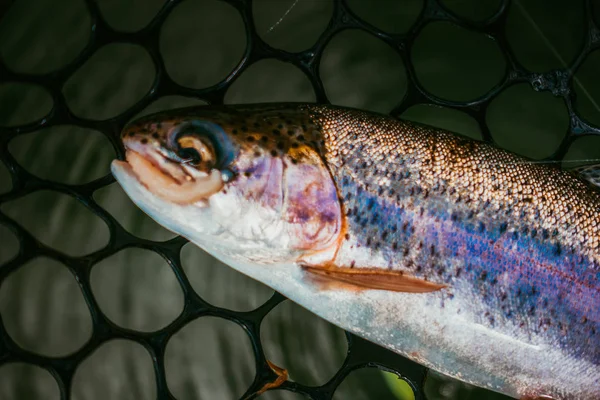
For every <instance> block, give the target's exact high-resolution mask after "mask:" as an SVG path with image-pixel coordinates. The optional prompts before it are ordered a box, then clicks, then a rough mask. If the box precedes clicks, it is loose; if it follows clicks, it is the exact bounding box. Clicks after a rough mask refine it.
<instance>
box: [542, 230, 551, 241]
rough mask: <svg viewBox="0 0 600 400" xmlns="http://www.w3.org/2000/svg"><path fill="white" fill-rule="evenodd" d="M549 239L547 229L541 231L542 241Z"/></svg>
mask: <svg viewBox="0 0 600 400" xmlns="http://www.w3.org/2000/svg"><path fill="white" fill-rule="evenodd" d="M549 237H550V234H549V233H548V230H547V229H542V238H543V239H548V238H549Z"/></svg>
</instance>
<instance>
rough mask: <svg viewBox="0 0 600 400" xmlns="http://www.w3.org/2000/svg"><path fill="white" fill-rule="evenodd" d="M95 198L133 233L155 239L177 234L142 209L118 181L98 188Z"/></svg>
mask: <svg viewBox="0 0 600 400" xmlns="http://www.w3.org/2000/svg"><path fill="white" fill-rule="evenodd" d="M94 199H95V200H96V201H97V202H98V205H100V207H102V208H103V209H105V210H106V211H108V212H109V213H110V215H112V216H113V217H114V218H116V219H117V221H118V222H119V223H120V224H121V225H122V226H123V227H124V228H125V229H127V231H128V232H129V233H131V234H132V235H135V236H137V237H140V238H144V239H148V240H155V241H164V240H169V239H172V238H174V237H175V236H176V235H175V234H174V233H173V232H171V231H168V230H167V229H165V228H163V227H162V226H161V225H159V224H157V223H156V222H155V221H154V220H153V219H152V218H150V217H149V216H148V214H146V213H145V212H143V211H142V210H140V208H139V207H137V206H136V205H135V204H134V203H133V202H132V201H131V199H130V198H129V196H127V194H125V191H124V190H123V188H122V187H121V186H120V185H119V184H118V183H113V184H112V185H108V186H106V187H103V188H102V189H99V190H97V191H96V192H95V193H94Z"/></svg>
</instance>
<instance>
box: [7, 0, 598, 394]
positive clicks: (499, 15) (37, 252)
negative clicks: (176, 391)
mask: <svg viewBox="0 0 600 400" xmlns="http://www.w3.org/2000/svg"><path fill="white" fill-rule="evenodd" d="M223 1H226V2H227V3H229V4H230V5H232V6H233V7H234V8H235V9H236V10H237V11H238V12H239V13H240V15H241V17H242V19H243V21H244V23H245V30H246V38H247V39H246V41H247V43H246V50H245V53H244V56H243V59H242V60H241V61H240V63H239V65H238V67H237V68H235V69H234V70H233V71H232V72H231V74H230V75H229V76H227V77H226V78H225V79H223V80H222V81H221V82H220V83H218V84H216V85H213V86H211V87H209V88H206V89H190V88H187V87H183V86H181V85H179V84H177V83H175V81H174V80H172V79H171V78H170V77H169V75H168V74H167V72H166V70H165V65H164V63H163V60H162V58H161V55H160V52H159V43H158V38H159V35H158V32H159V30H160V29H161V26H162V24H163V22H164V21H165V19H166V18H167V16H168V15H169V13H170V12H171V11H172V10H173V9H174V8H175V7H176V6H177V5H178V4H179V3H181V1H180V0H171V1H167V2H166V3H165V4H164V6H163V7H162V9H161V10H160V11H159V12H158V14H157V15H156V16H155V17H154V18H153V20H152V21H151V22H150V23H149V24H148V25H147V26H146V27H145V28H144V29H142V30H141V31H137V32H133V33H127V32H118V31H116V30H114V29H112V28H111V27H110V26H109V24H108V23H107V22H106V21H105V20H103V18H102V15H101V13H100V11H99V9H98V6H97V4H96V3H95V1H94V0H86V5H87V7H88V10H89V13H90V16H91V20H92V24H91V26H92V31H91V33H90V40H89V43H88V44H87V46H86V47H85V49H84V50H83V51H82V52H81V53H80V54H79V55H78V56H77V57H76V58H75V59H74V60H73V61H72V62H70V63H69V64H68V65H66V66H64V67H63V68H61V69H60V70H57V71H55V72H52V73H49V74H46V75H33V74H21V73H15V72H13V71H11V70H10V69H9V68H8V67H7V66H6V65H5V63H4V61H3V60H2V59H0V84H3V83H8V82H19V83H33V84H36V85H40V86H42V87H43V88H45V89H46V90H47V91H48V92H49V93H50V94H51V95H52V98H53V101H54V106H53V108H52V110H51V111H50V112H49V114H48V115H46V116H45V117H44V118H42V119H40V120H38V121H36V122H34V123H30V124H27V125H23V126H16V127H11V128H5V127H4V128H2V127H0V160H1V161H2V162H3V163H4V164H5V165H6V167H7V168H8V170H9V172H10V176H11V179H12V190H11V191H10V192H8V193H5V194H2V195H0V205H1V204H2V203H5V202H8V201H12V200H15V199H19V198H21V197H23V196H25V195H27V194H29V193H32V192H34V191H40V190H50V191H57V192H60V193H64V194H67V195H69V196H72V197H74V198H75V199H77V200H78V201H79V202H81V204H83V205H84V206H85V207H87V208H88V209H89V210H90V211H92V212H93V213H94V214H96V215H97V216H99V217H100V218H102V219H103V220H104V222H105V223H106V224H107V225H108V227H109V231H110V241H109V244H108V245H107V246H106V247H104V248H102V249H101V250H98V251H96V252H94V253H92V254H89V255H86V256H82V257H71V256H68V255H65V254H63V253H61V252H59V251H57V250H55V249H52V248H49V247H47V246H45V245H44V244H42V243H41V242H39V241H37V240H36V239H35V238H34V237H33V235H31V234H30V233H28V232H27V231H26V230H25V229H24V228H23V227H22V226H20V225H19V224H18V223H17V222H16V221H14V220H12V219H11V218H9V217H8V216H7V215H5V214H2V213H1V212H0V223H1V224H3V225H5V226H7V227H8V228H9V229H10V230H11V231H12V232H14V233H15V235H16V236H17V238H18V240H19V242H20V250H19V253H18V254H17V256H16V257H14V258H13V259H11V260H9V261H8V262H6V263H4V264H3V265H1V266H0V283H1V282H2V281H3V280H4V279H5V278H6V277H7V275H9V274H10V273H12V272H14V271H15V270H16V269H18V268H20V267H21V266H23V265H24V264H25V263H27V262H28V261H29V260H31V259H33V258H35V257H38V256H45V257H48V258H51V259H54V260H57V261H59V262H60V263H63V264H64V265H66V266H67V267H68V268H69V270H70V271H71V273H72V274H73V275H75V277H76V279H77V282H78V284H79V286H80V289H81V291H82V292H83V295H84V298H85V301H86V304H87V305H88V307H89V309H90V312H91V315H92V324H93V333H92V337H91V340H89V341H88V342H87V343H86V345H85V346H84V347H83V348H81V349H79V350H78V351H76V352H75V353H73V354H71V355H69V356H66V357H60V358H52V357H44V356H41V355H38V354H35V353H32V352H29V351H26V350H24V349H22V348H20V347H19V346H18V345H17V344H16V343H15V342H14V341H13V340H12V339H11V338H10V336H9V335H8V333H7V332H6V329H5V328H4V325H3V323H0V365H3V364H5V363H9V362H25V363H30V364H33V365H37V366H39V367H41V368H43V369H46V370H47V371H49V372H50V373H51V374H52V376H53V377H54V378H55V379H56V381H57V382H58V385H59V389H60V393H61V399H69V398H70V393H69V388H70V386H71V382H72V379H73V375H74V373H75V370H76V368H77V367H78V365H79V364H80V363H81V362H82V361H83V360H84V359H86V357H88V356H89V355H90V354H91V353H92V352H93V351H94V350H95V349H97V348H98V347H99V346H100V345H101V344H102V343H104V342H106V341H108V340H111V339H128V340H131V341H135V342H137V343H139V344H141V345H143V346H144V347H145V348H146V349H147V350H148V351H149V352H150V354H151V357H152V363H153V368H154V373H155V377H156V390H157V398H159V399H174V398H175V397H174V396H173V395H172V394H171V392H170V391H169V389H168V387H167V382H166V377H165V365H164V353H165V347H166V345H167V341H168V340H169V338H170V337H171V336H172V335H173V334H174V333H175V332H176V331H178V330H180V329H181V328H182V327H183V326H185V325H186V324H187V323H188V322H190V321H192V320H194V319H196V318H198V317H202V316H217V317H220V318H225V319H227V320H230V321H233V322H235V323H237V324H239V325H240V326H242V327H243V328H244V330H245V332H246V333H247V334H248V335H249V337H250V340H251V342H252V348H253V351H254V355H255V360H256V371H257V372H256V376H255V378H254V381H253V383H252V384H251V386H250V387H249V388H248V390H247V391H246V394H244V395H243V396H242V398H246V397H247V396H248V395H250V394H252V393H255V392H257V391H258V390H259V389H260V388H262V387H263V386H264V385H266V384H267V383H269V382H273V381H274V380H275V378H276V375H275V374H274V372H272V370H271V369H270V368H269V366H268V364H267V360H266V358H265V355H264V352H263V348H262V345H261V342H260V334H259V326H260V324H261V321H262V320H263V318H264V317H265V316H266V315H267V313H269V311H271V310H272V309H273V308H274V307H277V305H278V304H280V303H281V302H282V301H284V300H285V299H284V297H283V296H281V295H279V294H275V295H274V296H273V297H272V298H271V299H270V300H268V301H267V302H266V303H264V304H263V305H262V306H260V307H258V308H256V309H255V310H253V311H251V312H235V311H228V310H224V309H217V308H215V307H213V306H211V305H209V304H208V303H206V302H205V301H203V300H202V299H201V298H200V297H199V296H197V295H195V292H194V290H193V289H192V288H191V286H190V283H189V282H188V280H187V279H185V277H184V272H183V269H182V266H181V262H180V250H181V248H182V247H183V246H184V245H185V244H186V240H185V239H183V238H181V237H176V238H174V239H172V240H169V241H166V242H153V241H148V240H143V239H140V238H138V237H135V236H133V235H131V234H130V233H128V232H127V231H126V230H125V229H124V228H123V227H122V226H121V225H120V224H119V223H118V222H117V220H116V219H115V218H114V217H112V216H111V215H110V214H109V213H108V212H107V211H105V210H104V209H102V208H101V207H100V206H99V205H98V204H97V203H96V202H95V201H94V199H93V198H92V194H93V193H94V191H96V190H98V189H100V188H102V187H105V186H106V185H109V184H111V183H112V182H114V178H113V177H112V176H111V175H106V176H104V177H102V178H100V179H97V180H95V181H92V182H90V183H86V184H81V185H68V184H61V183H56V182H51V181H48V180H44V179H40V178H37V177H36V176H34V175H32V174H30V173H28V172H27V171H26V170H25V169H24V168H23V167H21V166H20V165H19V164H18V163H17V161H16V160H15V158H13V157H12V156H11V155H10V154H9V152H8V150H7V149H8V142H9V141H10V140H11V139H13V138H14V137H16V136H18V135H22V134H25V133H29V132H32V131H35V130H39V129H41V128H44V127H48V126H54V125H64V124H68V125H74V126H79V127H82V128H89V129H94V130H96V131H99V132H102V133H103V134H104V135H105V136H106V137H107V138H108V139H109V140H110V142H111V143H112V145H113V147H114V148H115V150H116V152H117V154H118V155H119V157H120V158H123V154H124V153H123V149H122V148H121V147H120V144H119V139H118V138H119V133H120V131H121V129H122V128H123V126H124V125H125V124H126V123H127V122H128V121H129V120H130V119H131V118H132V117H134V116H135V115H136V114H137V113H139V112H140V111H141V110H143V109H144V108H145V107H146V106H148V105H149V104H150V103H151V102H152V101H154V100H156V99H157V98H159V97H162V96H167V95H181V96H188V97H195V98H198V99H201V100H204V101H206V102H207V103H210V104H222V103H223V99H224V95H225V93H226V91H227V89H228V88H229V86H230V85H231V84H232V82H233V81H234V80H235V79H234V78H235V77H236V76H237V75H240V74H242V73H243V72H244V71H245V70H246V69H247V68H248V67H249V66H250V65H252V64H253V63H254V62H256V61H258V60H261V59H267V58H272V59H277V60H280V61H284V62H288V63H291V64H293V65H294V66H296V67H298V68H299V69H300V70H301V71H303V72H304V73H305V74H306V76H307V77H308V78H309V79H310V82H311V84H312V86H313V89H314V92H315V94H316V101H317V102H320V103H328V102H329V101H328V99H327V96H326V94H325V89H324V87H323V84H322V82H321V80H320V77H319V71H318V67H319V61H320V59H321V56H322V53H323V50H324V48H325V46H326V44H327V43H328V41H329V40H330V39H331V38H332V37H333V36H334V35H335V34H336V33H338V32H340V31H342V30H345V29H348V28H354V29H359V30H363V31H365V32H369V33H371V34H372V35H374V36H377V37H378V38H379V39H380V40H382V41H384V42H386V43H388V44H389V45H390V46H391V47H392V48H393V49H395V50H396V51H397V52H398V53H399V55H400V56H401V58H402V60H403V61H404V64H405V65H406V69H407V76H408V83H407V85H408V87H407V91H406V94H405V96H404V98H399V99H398V104H399V105H398V106H397V107H396V108H395V109H394V110H393V111H392V112H391V114H392V115H394V116H399V115H400V114H401V113H402V112H403V111H404V110H406V109H407V108H408V107H410V106H412V105H415V104H436V105H441V106H445V107H448V108H452V109H457V110H461V111H463V112H465V113H467V114H468V115H470V116H472V117H473V118H474V119H475V120H476V121H477V122H478V123H479V126H480V127H481V130H482V135H483V139H484V140H486V141H493V140H492V136H491V134H490V131H489V129H488V128H487V126H486V121H485V111H486V108H487V106H488V104H489V103H490V101H491V100H492V99H493V98H494V97H495V96H496V95H497V94H498V93H499V92H501V91H502V90H504V89H505V88H507V87H508V86H510V85H513V84H515V83H528V84H530V85H531V86H532V87H533V89H534V90H536V91H549V92H551V93H552V94H553V95H554V96H557V97H560V98H562V99H563V100H564V103H565V105H566V107H567V110H568V113H569V127H568V132H567V135H566V137H565V140H563V141H562V144H561V145H560V146H559V148H558V150H557V151H556V152H555V153H554V154H553V156H552V157H551V159H553V160H560V159H562V158H563V157H564V155H565V154H566V153H567V150H568V147H569V145H570V143H571V142H572V140H573V138H575V137H576V136H580V135H589V134H596V135H598V134H600V128H599V127H595V126H593V125H591V124H590V123H588V122H586V121H585V120H584V119H583V118H581V117H580V116H579V115H578V114H577V113H576V111H575V107H574V102H575V93H574V89H573V75H574V73H575V71H577V69H578V67H579V66H580V65H581V64H582V63H583V61H584V60H585V58H586V56H587V55H588V54H589V53H590V52H592V51H593V50H595V49H599V48H600V30H599V28H598V27H597V26H596V25H595V24H594V22H593V19H592V10H591V7H592V1H591V0H589V1H586V5H585V7H586V10H585V11H586V15H585V23H586V24H587V25H586V29H587V35H586V39H585V41H584V44H583V45H582V47H581V49H580V51H579V53H578V55H577V56H576V57H575V58H574V59H573V61H572V63H571V64H570V65H568V66H567V67H566V68H564V69H559V70H552V71H549V72H547V73H541V74H540V73H532V72H530V71H527V70H526V69H525V68H524V67H523V66H522V65H521V64H520V63H519V62H518V61H517V60H516V58H515V56H514V55H513V54H512V52H511V51H510V49H509V45H508V42H507V38H506V35H505V22H506V18H507V14H508V8H509V1H508V0H505V1H502V4H501V6H500V7H499V8H498V10H497V12H496V13H495V14H494V15H492V16H491V17H490V18H488V19H487V20H485V21H482V22H478V23H474V22H470V21H467V20H465V19H461V18H460V17H458V16H456V15H455V14H453V13H452V12H451V11H449V10H448V9H447V8H445V7H444V6H443V5H442V4H441V1H438V0H425V1H424V6H423V9H422V10H421V13H420V15H419V16H418V18H417V20H416V22H415V23H414V25H413V26H412V28H411V29H410V30H409V31H408V33H406V34H403V35H390V34H388V33H386V32H384V31H381V30H379V29H377V28H375V27H374V26H372V25H370V24H368V23H367V22H365V21H364V20H362V19H361V18H359V17H358V16H357V15H356V14H355V13H353V12H352V11H351V10H350V8H349V6H348V5H347V4H346V2H345V1H344V0H332V2H333V3H334V9H333V14H332V18H331V20H330V21H329V23H328V25H327V28H326V29H325V31H324V32H323V33H322V34H321V36H320V37H319V39H318V40H317V42H316V43H315V44H314V45H313V46H312V47H311V48H310V49H308V50H306V51H302V52H300V53H290V52H286V51H283V50H278V49H275V48H273V47H271V46H269V45H268V44H267V43H266V42H265V41H263V40H262V39H261V38H260V37H259V35H258V33H257V31H256V28H255V25H254V22H253V19H252V0H223ZM10 3H11V2H10V1H9V2H8V5H7V4H6V3H2V2H0V16H2V15H3V14H5V13H3V12H2V11H6V9H7V8H8V7H10ZM432 21H448V22H451V23H453V24H456V25H459V26H461V27H463V28H466V29H468V30H471V31H474V32H479V33H483V34H485V35H487V36H488V37H489V38H491V39H492V40H494V41H495V42H496V43H497V45H498V47H499V48H500V49H501V51H502V52H503V54H504V57H505V59H506V62H507V68H506V71H507V72H506V74H505V76H504V78H503V79H502V80H501V83H499V84H498V85H496V86H495V87H494V88H493V89H492V90H490V91H488V92H487V93H486V94H485V95H484V96H482V97H480V98H478V99H476V100H472V101H468V102H456V101H447V100H443V99H441V98H438V97H436V96H434V95H432V94H430V93H428V92H427V91H426V90H425V89H424V88H423V87H422V86H421V85H420V84H419V82H418V81H417V79H416V76H415V70H414V67H413V66H412V64H411V60H410V50H411V47H412V45H413V43H414V41H415V38H416V37H417V36H418V34H419V32H420V31H421V30H422V29H423V28H424V27H425V26H426V25H427V24H428V23H430V22H432ZM109 43H133V44H137V45H139V46H142V47H144V48H145V49H146V50H147V51H148V53H149V54H150V56H151V57H152V61H153V64H154V67H155V69H156V76H155V80H154V82H153V85H152V90H150V91H149V92H148V93H147V94H146V95H145V96H144V97H143V98H142V99H141V100H140V101H139V102H137V103H136V104H135V105H133V106H132V107H130V108H129V109H128V110H126V111H125V112H123V113H122V114H120V115H118V116H117V117H115V118H111V119H108V120H102V121H94V120H90V119H85V118H80V117H77V116H76V115H74V114H73V113H72V112H71V111H70V110H69V108H68V106H67V104H66V101H65V98H64V96H63V94H62V91H61V88H62V85H63V84H64V82H66V81H67V79H69V77H70V76H71V75H72V74H73V73H74V72H75V71H76V70H77V69H78V68H79V67H81V66H82V65H83V64H84V63H85V62H86V61H87V60H88V59H89V58H90V57H91V56H92V55H93V54H94V52H95V51H96V50H98V49H99V48H100V47H102V46H104V45H106V44H109ZM131 247H137V248H144V249H149V250H152V251H154V252H156V253H158V254H160V255H161V256H162V257H164V258H165V259H166V260H167V261H168V263H169V265H170V267H171V268H172V269H173V271H174V273H175V275H176V276H177V279H178V280H179V282H180V284H181V285H182V286H183V289H184V293H185V296H186V298H185V302H184V304H185V306H184V310H183V312H182V313H181V314H180V315H179V317H178V318H177V319H176V320H175V321H173V322H172V323H171V324H169V325H168V326H167V327H166V328H164V329H161V330H159V331H157V332H153V333H141V332H136V331H132V330H128V329H124V328H121V327H119V326H117V325H115V324H114V323H112V322H110V320H109V319H108V318H107V317H106V316H105V315H104V314H103V313H102V311H101V310H100V307H99V306H98V304H97V303H96V301H95V300H94V297H93V296H92V289H91V286H90V271H91V268H92V267H93V266H94V265H95V264H97V263H98V262H100V261H101V260H103V259H105V258H107V257H109V256H111V255H113V254H115V253H117V252H118V251H120V250H122V249H124V248H131ZM0 322H1V321H0ZM347 340H348V353H347V357H346V360H345V362H344V363H343V365H342V367H341V368H340V370H339V371H338V372H337V373H336V374H335V375H334V377H333V378H332V379H331V380H330V381H329V382H327V383H326V384H324V385H322V386H318V387H310V386H306V385H302V384H299V383H296V382H292V381H287V382H285V383H284V384H283V386H281V388H282V389H285V390H289V391H292V392H298V393H300V394H304V395H305V396H306V397H307V398H311V399H315V400H325V399H331V398H332V396H333V393H334V392H335V389H336V388H337V387H338V385H340V383H341V382H342V381H343V380H344V379H345V378H346V376H348V374H349V373H350V372H352V371H354V370H356V369H358V368H363V367H367V366H369V367H377V368H380V369H382V370H386V371H388V372H394V373H396V374H397V375H398V376H400V377H402V378H403V379H405V380H406V381H407V382H408V383H409V385H410V386H411V387H412V388H413V391H414V393H415V398H416V399H425V395H424V390H423V385H424V381H425V378H426V376H427V372H428V371H427V369H426V368H425V367H423V366H420V365H418V364H416V363H414V362H412V361H409V360H407V359H405V358H403V357H401V356H399V355H396V354H394V353H392V352H389V351H387V350H384V349H383V348H380V347H379V346H376V345H374V344H371V343H369V342H367V341H365V340H362V339H360V338H358V337H356V336H354V335H352V334H347Z"/></svg>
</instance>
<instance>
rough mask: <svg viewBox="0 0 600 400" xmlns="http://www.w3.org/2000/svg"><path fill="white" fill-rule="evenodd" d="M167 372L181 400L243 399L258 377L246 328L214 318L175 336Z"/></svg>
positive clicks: (192, 324)
mask: <svg viewBox="0 0 600 400" xmlns="http://www.w3.org/2000/svg"><path fill="white" fill-rule="evenodd" d="M209 360H210V361H209ZM213 360H218V362H214V361H213ZM165 368H166V373H167V384H168V386H169V389H170V390H171V392H172V393H173V395H174V396H175V397H176V398H177V400H195V399H237V398H240V397H241V396H242V394H244V392H245V391H246V389H247V388H248V387H249V386H250V383H251V382H252V379H253V377H254V373H255V369H254V355H253V353H252V348H251V346H250V341H249V340H248V337H247V336H246V334H245V333H244V331H243V330H242V328H240V327H239V326H237V325H236V324H235V323H233V322H230V321H227V320H224V319H220V318H212V317H203V318H199V319H197V320H195V321H192V322H190V323H188V324H187V325H186V326H185V327H183V328H182V329H181V330H180V331H178V332H177V333H175V335H173V337H172V338H171V339H170V340H169V343H168V344H167V350H166V353H165Z"/></svg>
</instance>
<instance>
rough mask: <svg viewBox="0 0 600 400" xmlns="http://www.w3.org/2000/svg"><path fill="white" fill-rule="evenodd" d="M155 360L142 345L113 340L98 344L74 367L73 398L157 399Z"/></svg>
mask: <svg viewBox="0 0 600 400" xmlns="http://www.w3.org/2000/svg"><path fill="white" fill-rule="evenodd" d="M154 381H155V377H154V371H153V370H152V360H151V359H150V355H149V354H148V352H147V351H146V350H145V349H144V347H142V345H140V344H139V343H135V342H132V341H129V340H111V341H110V342H107V343H104V344H102V345H101V346H99V347H98V348H97V349H96V350H95V351H94V352H93V353H92V354H91V355H90V356H89V357H88V358H86V359H85V360H84V361H83V362H82V363H81V364H80V365H79V366H78V367H77V369H76V370H75V375H74V377H73V385H72V388H71V395H72V397H71V398H72V399H73V400H87V399H111V400H129V399H136V400H138V399H139V400H151V399H156V384H155V382H154Z"/></svg>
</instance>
